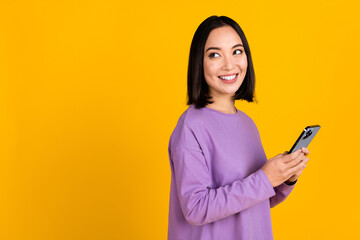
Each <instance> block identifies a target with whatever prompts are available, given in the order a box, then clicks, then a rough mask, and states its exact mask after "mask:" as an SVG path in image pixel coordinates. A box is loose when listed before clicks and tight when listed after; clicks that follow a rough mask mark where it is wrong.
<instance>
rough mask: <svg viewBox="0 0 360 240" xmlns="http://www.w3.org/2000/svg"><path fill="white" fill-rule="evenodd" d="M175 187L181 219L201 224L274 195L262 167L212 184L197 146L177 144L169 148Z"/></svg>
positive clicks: (238, 210)
mask: <svg viewBox="0 0 360 240" xmlns="http://www.w3.org/2000/svg"><path fill="white" fill-rule="evenodd" d="M171 158H172V161H173V164H174V171H175V178H176V188H177V192H178V197H179V201H180V205H181V209H182V212H183V215H184V217H185V219H186V220H187V221H188V222H189V223H190V224H192V225H203V224H206V223H211V222H214V221H217V220H219V219H222V218H225V217H228V216H230V215H232V214H235V213H238V212H240V211H242V210H244V209H247V208H249V207H252V206H254V205H256V204H258V203H260V202H262V201H264V200H267V199H269V198H270V197H272V196H274V195H275V190H274V188H273V187H272V185H271V183H270V181H269V179H268V178H267V176H266V174H265V173H264V171H263V170H262V169H259V170H258V171H256V172H254V173H252V174H251V175H249V176H247V177H246V178H244V179H239V180H236V181H234V182H232V183H231V184H229V185H225V186H221V187H218V188H212V181H211V174H210V172H209V168H208V167H207V165H206V161H205V158H204V155H203V153H202V152H201V150H198V149H189V148H187V147H180V148H177V149H175V150H174V151H173V152H171Z"/></svg>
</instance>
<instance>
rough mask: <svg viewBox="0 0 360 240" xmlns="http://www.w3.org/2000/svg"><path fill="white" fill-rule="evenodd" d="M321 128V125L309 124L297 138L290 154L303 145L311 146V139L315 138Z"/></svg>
mask: <svg viewBox="0 0 360 240" xmlns="http://www.w3.org/2000/svg"><path fill="white" fill-rule="evenodd" d="M319 130H320V125H312V126H307V127H306V128H305V129H304V130H303V131H302V133H301V134H300V136H299V138H298V139H297V140H296V142H295V144H294V145H293V146H292V148H291V149H290V151H289V154H290V153H293V152H295V151H296V150H298V149H300V148H303V147H305V148H307V146H309V144H310V142H311V140H313V138H314V137H315V135H316V134H317V132H318V131H319Z"/></svg>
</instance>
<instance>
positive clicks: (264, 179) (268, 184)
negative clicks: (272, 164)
mask: <svg viewBox="0 0 360 240" xmlns="http://www.w3.org/2000/svg"><path fill="white" fill-rule="evenodd" d="M258 172H259V175H260V178H261V180H262V182H263V183H264V185H265V187H266V189H267V190H268V192H269V193H270V195H271V196H270V197H272V196H275V195H276V192H275V190H274V188H273V186H272V184H271V182H270V180H269V178H268V177H267V176H266V174H265V172H264V170H262V169H261V168H260V169H259V171H258Z"/></svg>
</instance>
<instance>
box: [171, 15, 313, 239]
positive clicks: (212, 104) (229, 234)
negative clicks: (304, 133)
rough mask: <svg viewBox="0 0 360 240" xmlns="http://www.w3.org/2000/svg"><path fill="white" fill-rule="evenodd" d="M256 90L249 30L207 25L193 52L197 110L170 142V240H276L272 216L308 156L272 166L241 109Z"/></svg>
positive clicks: (225, 21)
mask: <svg viewBox="0 0 360 240" xmlns="http://www.w3.org/2000/svg"><path fill="white" fill-rule="evenodd" d="M254 89H255V75H254V69H253V64H252V59H251V54H250V49H249V45H248V42H247V40H246V37H245V35H244V33H243V31H242V29H241V28H240V26H239V25H238V24H237V23H236V22H235V21H234V20H232V19H230V18H228V17H225V16H221V17H218V16H211V17H209V18H207V19H206V20H205V21H204V22H202V23H201V24H200V26H199V27H198V29H197V30H196V32H195V35H194V37H193V40H192V43H191V48H190V57H189V67H188V103H187V104H188V105H190V106H189V107H188V109H187V110H186V111H185V112H184V113H183V114H182V115H181V116H180V118H179V120H178V123H177V126H176V127H175V129H174V131H173V133H172V135H171V137H170V142H169V149H168V150H169V158H170V167H171V173H172V174H171V192H170V206H169V229H168V239H170V240H180V239H182V240H192V239H194V240H195V239H196V240H200V239H206V240H212V239H222V240H232V239H237V240H239V239H246V240H249V239H255V240H261V239H273V234H272V226H271V216H270V208H271V207H274V206H276V205H277V204H279V203H280V202H282V201H284V200H285V198H286V197H287V196H288V195H289V194H290V192H291V191H292V189H293V188H294V186H295V183H296V181H297V178H298V177H299V176H300V175H301V173H302V171H303V169H304V167H305V166H306V165H305V163H306V162H307V161H308V160H309V159H308V158H307V157H306V155H308V154H309V151H308V150H307V149H306V148H303V149H301V150H298V151H296V152H294V153H291V154H286V152H285V153H284V154H278V155H277V156H275V157H274V158H271V159H269V160H267V158H266V155H265V152H264V149H263V147H262V143H261V139H260V135H259V132H258V129H257V127H256V125H255V123H254V122H253V120H252V119H251V118H250V117H249V116H247V115H246V114H245V113H243V112H242V111H240V110H238V109H237V108H236V107H235V100H237V99H244V100H247V101H248V102H253V99H254V96H253V93H254Z"/></svg>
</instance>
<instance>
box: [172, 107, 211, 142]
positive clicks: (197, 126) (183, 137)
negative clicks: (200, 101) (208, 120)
mask: <svg viewBox="0 0 360 240" xmlns="http://www.w3.org/2000/svg"><path fill="white" fill-rule="evenodd" d="M205 117H206V116H205V114H204V112H203V111H202V109H196V108H195V107H194V106H193V105H190V106H189V107H188V108H187V109H186V110H185V111H184V112H183V113H182V114H181V116H180V117H179V119H178V121H177V124H176V126H175V129H174V131H173V132H172V134H171V137H170V143H169V144H170V145H169V147H170V148H173V149H174V148H177V147H180V146H182V147H187V148H192V149H199V147H200V146H199V144H200V143H199V140H200V138H201V134H202V132H203V131H202V129H203V128H204V123H205V121H204V120H205Z"/></svg>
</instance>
